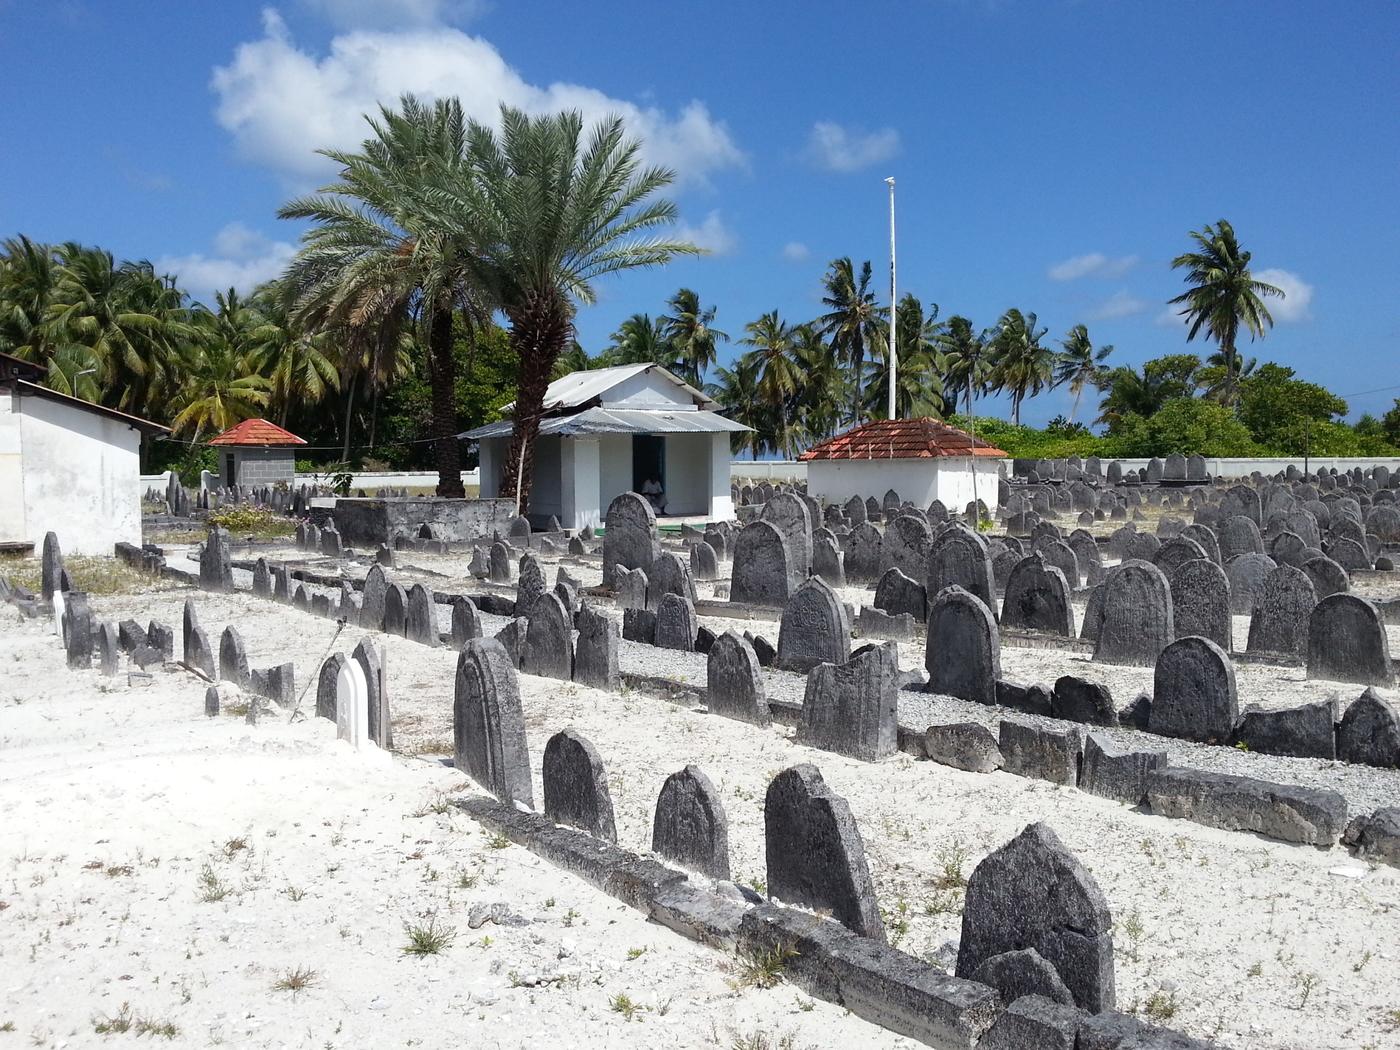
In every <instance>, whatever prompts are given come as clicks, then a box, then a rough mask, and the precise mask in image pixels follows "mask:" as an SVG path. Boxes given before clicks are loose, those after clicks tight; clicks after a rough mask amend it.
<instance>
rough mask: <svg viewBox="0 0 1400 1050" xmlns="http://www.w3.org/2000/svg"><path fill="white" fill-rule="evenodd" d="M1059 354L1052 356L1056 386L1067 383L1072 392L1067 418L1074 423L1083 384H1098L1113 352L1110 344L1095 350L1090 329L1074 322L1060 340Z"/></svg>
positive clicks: (1082, 391) (1084, 385)
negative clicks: (1072, 398)
mask: <svg viewBox="0 0 1400 1050" xmlns="http://www.w3.org/2000/svg"><path fill="white" fill-rule="evenodd" d="M1060 347H1061V350H1060V353H1059V354H1058V355H1056V357H1055V385H1056V386H1060V385H1062V384H1068V385H1069V392H1070V393H1071V394H1073V395H1074V403H1073V404H1072V405H1070V409H1069V421H1070V422H1071V423H1073V422H1074V414H1075V413H1076V412H1078V411H1079V398H1080V396H1081V395H1082V394H1083V393H1084V388H1085V387H1086V386H1095V385H1097V380H1098V378H1099V376H1101V375H1102V374H1103V373H1104V372H1105V371H1106V366H1105V365H1104V362H1105V361H1106V360H1108V355H1109V354H1111V353H1113V347H1112V346H1111V345H1110V346H1104V347H1100V348H1099V349H1097V350H1095V349H1094V344H1093V342H1092V341H1091V340H1090V339H1089V329H1088V328H1086V327H1085V326H1084V325H1082V324H1077V325H1075V326H1074V327H1073V328H1071V329H1070V330H1069V332H1068V333H1067V334H1066V335H1065V337H1064V338H1063V339H1061V340H1060Z"/></svg>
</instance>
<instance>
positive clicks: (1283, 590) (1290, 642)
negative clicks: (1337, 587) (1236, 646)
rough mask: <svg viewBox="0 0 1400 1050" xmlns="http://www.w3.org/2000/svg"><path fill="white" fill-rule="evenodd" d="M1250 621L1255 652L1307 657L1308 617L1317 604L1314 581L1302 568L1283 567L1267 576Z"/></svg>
mask: <svg viewBox="0 0 1400 1050" xmlns="http://www.w3.org/2000/svg"><path fill="white" fill-rule="evenodd" d="M1254 602H1255V605H1254V610H1253V613H1252V615H1251V616H1250V618H1249V643H1248V646H1247V650H1248V651H1249V652H1251V653H1278V654H1282V655H1285V656H1305V655H1307V651H1308V618H1309V617H1310V616H1311V615H1312V611H1313V607H1314V606H1315V605H1317V592H1316V591H1315V590H1314V588H1313V584H1312V580H1310V579H1308V575H1307V573H1305V572H1303V570H1302V569H1295V568H1294V567H1293V566H1292V565H1280V566H1278V567H1277V568H1275V569H1274V570H1273V571H1272V572H1271V573H1269V575H1268V576H1266V577H1264V582H1263V585H1262V586H1261V587H1260V588H1259V592H1258V595H1257V596H1256V597H1255V599H1254Z"/></svg>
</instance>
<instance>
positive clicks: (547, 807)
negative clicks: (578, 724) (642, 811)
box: [542, 729, 617, 842]
mask: <svg viewBox="0 0 1400 1050" xmlns="http://www.w3.org/2000/svg"><path fill="white" fill-rule="evenodd" d="M542 774H543V780H544V814H545V816H547V817H548V818H549V819H550V820H552V821H554V822H555V823H556V824H567V825H569V826H570V827H574V828H582V829H583V830H584V831H586V832H588V833H589V834H590V835H597V836H598V837H599V838H602V839H607V840H608V841H609V842H616V841H617V828H616V826H615V825H614V823H613V807H612V796H610V795H609V794H608V778H607V773H606V772H605V771H604V769H603V761H602V759H601V758H599V757H598V751H597V749H596V748H595V747H594V746H593V745H592V744H591V743H589V742H588V741H587V740H586V739H584V738H583V737H582V736H580V735H579V734H578V733H576V732H574V731H573V730H572V729H565V730H564V731H562V732H559V733H555V734H554V735H553V736H552V737H550V738H549V743H547V744H546V745H545V748H544V765H543V769H542Z"/></svg>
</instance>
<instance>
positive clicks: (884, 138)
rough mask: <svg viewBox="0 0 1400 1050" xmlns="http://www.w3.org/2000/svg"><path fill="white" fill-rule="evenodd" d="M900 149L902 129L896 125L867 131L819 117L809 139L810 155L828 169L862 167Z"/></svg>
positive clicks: (854, 168) (816, 162)
mask: <svg viewBox="0 0 1400 1050" xmlns="http://www.w3.org/2000/svg"><path fill="white" fill-rule="evenodd" d="M898 152H899V132H898V131H896V130H895V129H894V128H880V129H879V130H878V131H871V132H868V133H867V132H864V131H860V130H857V129H855V128H844V127H842V126H841V125H840V124H834V123H832V122H830V121H826V120H819V121H817V123H815V124H813V125H812V134H811V135H810V136H809V137H808V139H807V159H808V160H810V161H811V162H812V163H814V164H816V165H817V166H818V167H822V168H826V169H827V170H828V171H840V172H850V171H859V170H860V169H861V168H868V167H870V165H872V164H878V163H880V161H882V160H889V159H890V158H891V157H893V156H894V155H895V154H896V153H898Z"/></svg>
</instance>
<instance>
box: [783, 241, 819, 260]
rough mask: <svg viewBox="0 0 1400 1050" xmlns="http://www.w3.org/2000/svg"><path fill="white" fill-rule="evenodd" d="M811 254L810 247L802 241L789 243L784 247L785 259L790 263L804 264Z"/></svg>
mask: <svg viewBox="0 0 1400 1050" xmlns="http://www.w3.org/2000/svg"><path fill="white" fill-rule="evenodd" d="M811 254H812V253H811V251H810V250H809V249H808V247H807V246H806V245H805V244H803V243H802V242H801V241H788V242H787V244H785V245H783V258H784V259H786V260H788V262H802V261H803V260H804V259H806V258H807V256H809V255H811Z"/></svg>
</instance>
